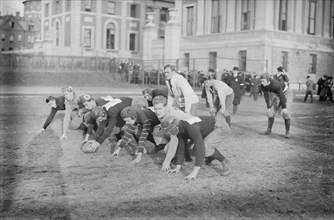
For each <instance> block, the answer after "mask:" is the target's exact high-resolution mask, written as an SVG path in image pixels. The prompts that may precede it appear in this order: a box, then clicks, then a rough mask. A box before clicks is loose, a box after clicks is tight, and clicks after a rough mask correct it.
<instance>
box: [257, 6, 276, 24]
mask: <svg viewBox="0 0 334 220" xmlns="http://www.w3.org/2000/svg"><path fill="white" fill-rule="evenodd" d="M274 6H275V4H274V0H266V1H259V2H257V4H256V11H257V12H258V13H256V18H255V19H256V23H255V29H256V30H273V29H274V16H275V15H274V14H275V13H274Z"/></svg>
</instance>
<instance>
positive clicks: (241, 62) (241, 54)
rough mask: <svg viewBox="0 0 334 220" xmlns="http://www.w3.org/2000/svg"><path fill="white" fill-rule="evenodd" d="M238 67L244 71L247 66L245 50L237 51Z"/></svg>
mask: <svg viewBox="0 0 334 220" xmlns="http://www.w3.org/2000/svg"><path fill="white" fill-rule="evenodd" d="M239 67H240V70H243V71H245V70H246V68H247V51H246V50H240V51H239Z"/></svg>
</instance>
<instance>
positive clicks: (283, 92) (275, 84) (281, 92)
mask: <svg viewBox="0 0 334 220" xmlns="http://www.w3.org/2000/svg"><path fill="white" fill-rule="evenodd" d="M260 80H261V84H262V85H261V87H262V90H263V94H264V99H265V101H266V104H267V112H268V128H267V131H266V132H265V134H267V135H270V134H271V130H272V127H273V124H274V120H275V115H276V114H277V112H278V110H279V109H280V107H281V108H282V117H283V119H284V123H285V138H290V113H289V111H288V109H287V107H288V106H287V98H288V97H287V96H288V93H289V92H288V91H289V90H288V89H287V84H286V83H284V82H280V81H278V80H276V79H271V78H269V75H268V74H266V73H265V74H262V75H261V76H260ZM269 92H271V93H274V94H276V95H277V96H278V97H279V100H280V101H279V104H278V107H275V106H274V105H272V103H271V100H270V94H269Z"/></svg>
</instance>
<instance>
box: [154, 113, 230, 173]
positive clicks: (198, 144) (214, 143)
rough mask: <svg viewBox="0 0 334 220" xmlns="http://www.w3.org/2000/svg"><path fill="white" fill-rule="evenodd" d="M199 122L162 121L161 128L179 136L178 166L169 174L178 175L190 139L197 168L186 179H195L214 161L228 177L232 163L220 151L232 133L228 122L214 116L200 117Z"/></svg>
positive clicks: (174, 118)
mask: <svg viewBox="0 0 334 220" xmlns="http://www.w3.org/2000/svg"><path fill="white" fill-rule="evenodd" d="M199 119H200V120H199V121H197V122H192V121H189V120H178V119H177V118H176V117H175V116H168V117H165V118H164V119H163V120H162V121H161V127H162V128H163V129H164V130H165V131H167V132H169V133H170V134H171V135H177V137H178V140H179V144H178V146H177V165H176V168H175V169H172V170H168V173H177V172H178V171H179V170H180V169H181V165H182V164H183V161H184V151H185V149H186V145H187V142H188V140H189V139H190V140H191V142H192V143H193V144H194V145H193V151H194V153H195V166H194V168H193V171H192V172H191V173H190V174H189V175H188V176H186V179H188V180H191V179H195V178H196V176H197V174H198V171H199V170H200V168H201V166H202V165H203V162H204V159H205V164H206V165H210V164H211V162H212V161H213V160H218V161H219V162H220V163H221V164H222V175H228V174H229V173H230V172H231V170H230V162H229V160H228V159H227V158H225V157H224V156H223V155H222V154H221V153H220V152H219V151H218V150H217V147H219V146H220V145H221V144H222V143H224V140H225V138H226V137H227V136H228V135H230V133H231V131H230V128H229V126H228V125H227V123H226V121H225V120H224V119H222V118H217V117H216V118H215V117H212V116H200V117H199Z"/></svg>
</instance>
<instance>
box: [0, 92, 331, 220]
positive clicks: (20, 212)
mask: <svg viewBox="0 0 334 220" xmlns="http://www.w3.org/2000/svg"><path fill="white" fill-rule="evenodd" d="M0 101H1V111H0V122H1V130H0V132H1V140H0V141H1V143H0V145H1V156H0V162H1V170H0V176H1V177H2V181H1V194H0V195H1V203H0V210H1V211H0V218H4V219H114V218H115V219H118V218H128V219H134V218H144V219H157V218H158V219H159V218H163V219H179V218H186V219H209V218H210V219H226V218H228V219H239V218H242V219H244V218H253V219H254V218H255V219H258V218H260V219H301V218H307V219H308V218H323V219H333V218H334V208H333V207H334V197H333V195H334V175H333V173H334V145H333V143H334V138H333V137H334V105H333V104H329V103H327V104H324V103H318V102H315V103H313V104H310V103H302V102H301V100H300V98H295V99H294V102H293V106H292V109H291V112H292V117H293V119H292V123H291V124H292V125H291V135H292V137H291V138H290V139H285V138H284V136H283V135H284V123H283V120H282V119H281V118H276V121H275V124H274V128H273V134H272V135H271V136H265V135H262V134H261V133H262V132H263V131H264V130H265V129H266V120H267V118H266V115H265V113H266V108H265V103H264V100H263V98H262V97H260V99H259V100H258V101H257V102H254V101H253V100H252V99H251V98H249V97H247V96H245V97H244V98H243V100H242V103H241V105H240V107H239V111H238V113H237V115H235V116H233V117H232V132H233V133H232V135H231V137H230V138H229V139H228V140H226V141H225V142H224V145H223V147H222V148H220V150H221V151H222V152H223V153H224V154H225V155H226V156H227V157H228V158H230V160H231V161H232V169H233V172H232V174H231V175H229V176H221V175H220V172H219V169H220V167H219V164H218V163H214V165H213V166H203V167H202V168H201V170H200V172H199V174H198V178H197V179H196V180H194V181H186V180H185V178H184V177H185V176H186V175H187V174H189V173H190V172H191V170H192V167H193V165H194V164H193V163H187V164H185V165H184V166H183V169H182V170H181V171H182V172H180V173H178V174H174V175H168V174H167V173H165V172H162V171H161V165H160V164H159V161H160V160H161V159H162V158H163V156H164V155H163V153H159V154H157V155H144V156H143V159H142V161H141V163H140V164H138V165H132V164H130V162H131V160H132V157H131V156H130V155H129V154H128V153H127V151H125V150H123V151H121V154H120V156H119V157H118V158H111V156H110V151H112V150H113V147H114V146H113V145H111V144H110V143H109V142H107V143H104V144H103V145H102V146H101V148H100V149H99V151H98V152H97V153H95V154H83V153H82V152H81V151H80V142H81V140H82V139H83V136H82V133H81V132H80V131H70V132H69V135H68V139H67V140H66V141H60V139H59V137H60V135H61V132H60V131H61V125H62V117H63V113H62V112H59V113H58V114H57V116H56V118H55V120H54V122H53V123H52V124H51V126H50V127H49V128H48V129H47V131H46V132H45V133H42V134H38V133H37V131H38V130H39V129H40V128H41V127H42V125H43V123H44V120H45V119H46V117H47V115H48V113H49V111H50V109H49V108H48V106H47V105H46V104H45V103H44V97H39V96H36V97H9V96H1V97H0ZM199 114H200V115H206V114H208V111H207V109H205V107H204V101H203V100H201V109H200V111H199Z"/></svg>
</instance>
